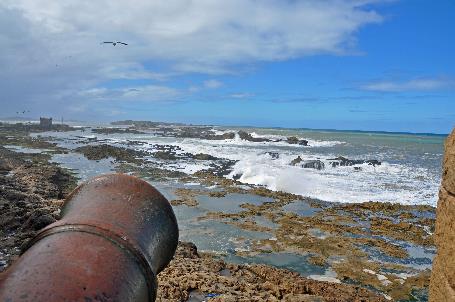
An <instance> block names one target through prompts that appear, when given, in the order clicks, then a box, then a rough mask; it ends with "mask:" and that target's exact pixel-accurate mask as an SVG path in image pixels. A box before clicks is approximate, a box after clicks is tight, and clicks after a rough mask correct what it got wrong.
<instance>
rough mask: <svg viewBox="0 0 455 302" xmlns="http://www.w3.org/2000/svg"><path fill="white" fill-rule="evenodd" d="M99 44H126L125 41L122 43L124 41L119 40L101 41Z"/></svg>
mask: <svg viewBox="0 0 455 302" xmlns="http://www.w3.org/2000/svg"><path fill="white" fill-rule="evenodd" d="M101 44H112V45H114V46H115V45H117V44H122V45H128V44H127V43H124V42H120V41H117V42H106V41H105V42H101Z"/></svg>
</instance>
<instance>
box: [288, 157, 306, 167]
mask: <svg viewBox="0 0 455 302" xmlns="http://www.w3.org/2000/svg"><path fill="white" fill-rule="evenodd" d="M302 161H303V159H302V158H301V157H300V155H299V156H297V157H296V158H294V159H293V160H292V161H291V163H290V165H291V166H296V165H298V164H300V163H301V162H302Z"/></svg>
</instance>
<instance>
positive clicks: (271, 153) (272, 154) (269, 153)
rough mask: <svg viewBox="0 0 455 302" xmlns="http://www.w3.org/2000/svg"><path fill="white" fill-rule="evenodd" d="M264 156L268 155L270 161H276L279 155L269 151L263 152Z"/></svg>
mask: <svg viewBox="0 0 455 302" xmlns="http://www.w3.org/2000/svg"><path fill="white" fill-rule="evenodd" d="M265 154H268V155H270V157H271V158H272V159H278V158H280V154H279V153H278V152H271V151H269V152H265Z"/></svg>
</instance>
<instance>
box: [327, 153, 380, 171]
mask: <svg viewBox="0 0 455 302" xmlns="http://www.w3.org/2000/svg"><path fill="white" fill-rule="evenodd" d="M328 160H329V161H330V162H331V165H332V167H334V168H335V167H338V166H354V165H362V164H365V163H366V164H368V165H371V166H374V167H376V166H379V165H381V162H380V161H378V160H376V159H369V160H363V159H356V160H353V159H348V158H346V157H343V156H338V157H336V158H330V159H328Z"/></svg>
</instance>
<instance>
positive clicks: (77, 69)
mask: <svg viewBox="0 0 455 302" xmlns="http://www.w3.org/2000/svg"><path fill="white" fill-rule="evenodd" d="M370 2H375V1H358V0H326V1H320V0H307V1H304V0H302V1H293V0H292V1H291V0H289V1H285V0H264V1H254V0H229V1H211V0H193V1H190V0H166V1H164V0H163V1H150V0H134V1H108V0H100V1H88V0H77V1H71V0H69V1H51V0H3V1H2V2H1V3H0V28H1V29H0V66H2V71H1V73H0V89H1V90H2V91H3V96H2V100H1V103H2V106H3V105H4V106H5V108H7V107H11V108H10V109H11V110H15V109H13V108H12V107H13V103H12V102H24V103H26V104H31V105H33V104H34V105H35V106H42V105H45V104H47V105H49V106H51V107H53V108H55V107H56V106H57V107H65V106H66V105H68V103H75V102H76V103H78V102H79V103H85V104H88V103H89V102H96V101H103V100H108V99H109V100H127V101H134V100H141V101H147V100H148V101H157V100H167V99H169V98H176V97H178V98H184V96H185V94H186V93H191V89H187V88H184V89H182V88H179V89H177V88H173V87H172V78H173V77H174V76H176V75H182V74H188V73H190V74H191V73H201V74H204V75H207V76H209V77H213V76H216V75H220V74H227V73H229V74H230V73H238V72H239V71H240V72H241V71H242V70H246V69H248V67H249V66H251V65H252V64H256V63H259V62H271V61H281V60H288V59H293V58H298V57H302V56H308V55H315V54H335V55H341V54H347V53H350V52H351V51H352V50H355V42H356V38H355V35H356V32H357V31H358V30H359V29H360V28H361V27H362V26H365V25H367V24H371V23H378V22H381V21H382V17H381V16H380V15H378V14H377V13H376V12H374V11H372V10H371V9H369V8H368V6H367V4H369V3H370ZM106 40H107V41H110V40H116V41H117V40H120V41H125V42H127V43H128V44H129V45H128V46H125V47H123V46H119V45H118V46H112V45H101V44H100V42H101V41H106ZM117 80H125V81H135V80H148V81H149V82H148V83H146V84H142V85H139V86H140V87H136V86H138V85H137V84H131V85H130V86H129V87H127V88H124V87H108V85H106V83H109V82H110V81H117ZM153 81H156V83H152V82H153ZM135 85H136V86H135ZM142 86H143V87H142ZM220 86H222V83H221V82H219V81H217V80H215V79H209V80H206V81H205V82H201V83H200V87H203V88H204V89H216V88H219V87H220ZM131 89H136V90H131ZM386 89H387V87H386ZM72 105H74V104H72ZM72 107H75V106H72ZM76 107H77V108H82V107H83V106H76Z"/></svg>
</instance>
